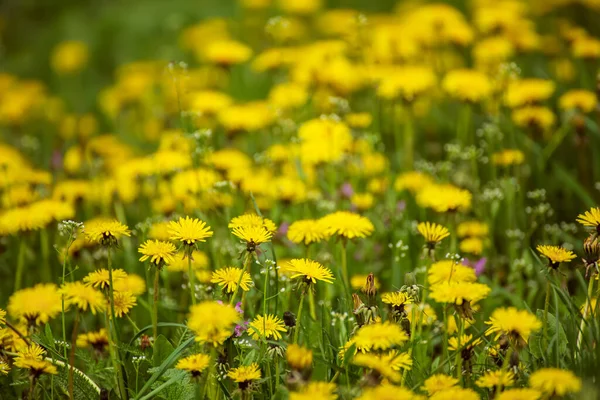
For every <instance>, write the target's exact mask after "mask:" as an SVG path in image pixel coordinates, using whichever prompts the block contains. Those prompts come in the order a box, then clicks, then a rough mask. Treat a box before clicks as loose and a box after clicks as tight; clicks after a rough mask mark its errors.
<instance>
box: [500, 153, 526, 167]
mask: <svg viewBox="0 0 600 400" xmlns="http://www.w3.org/2000/svg"><path fill="white" fill-rule="evenodd" d="M523 161H525V154H523V152H522V151H521V150H517V149H505V150H502V151H499V152H497V153H494V154H492V163H493V164H494V165H499V166H502V167H508V166H510V165H520V164H523Z"/></svg>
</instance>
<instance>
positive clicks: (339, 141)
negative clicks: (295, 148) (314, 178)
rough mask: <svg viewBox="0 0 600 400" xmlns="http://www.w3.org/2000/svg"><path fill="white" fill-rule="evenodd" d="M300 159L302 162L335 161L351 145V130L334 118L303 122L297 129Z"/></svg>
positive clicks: (312, 163) (313, 163) (339, 158)
mask: <svg viewBox="0 0 600 400" xmlns="http://www.w3.org/2000/svg"><path fill="white" fill-rule="evenodd" d="M298 138H299V139H300V160H301V162H302V163H303V164H305V163H306V164H310V165H315V164H319V163H329V162H337V161H340V160H341V159H342V157H343V156H344V154H345V153H346V152H348V151H350V149H351V146H352V132H351V131H350V128H348V126H347V125H346V124H345V123H343V122H341V121H337V120H334V119H328V118H325V119H324V118H315V119H311V120H309V121H306V122H304V123H303V124H302V125H301V126H300V128H299V129H298Z"/></svg>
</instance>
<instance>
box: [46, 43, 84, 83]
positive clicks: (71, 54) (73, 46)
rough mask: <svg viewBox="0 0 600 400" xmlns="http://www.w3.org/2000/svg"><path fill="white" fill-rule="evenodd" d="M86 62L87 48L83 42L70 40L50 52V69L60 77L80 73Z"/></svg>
mask: <svg viewBox="0 0 600 400" xmlns="http://www.w3.org/2000/svg"><path fill="white" fill-rule="evenodd" d="M87 61H88V48H87V45H86V44H85V43H83V42H80V41H76V40H71V41H66V42H62V43H59V44H58V45H57V46H56V47H55V48H54V50H53V51H52V59H51V60H50V63H51V65H52V69H53V70H54V71H55V72H56V73H58V74H61V75H67V74H73V73H75V72H78V71H80V70H81V69H82V68H83V67H85V65H86V64H87Z"/></svg>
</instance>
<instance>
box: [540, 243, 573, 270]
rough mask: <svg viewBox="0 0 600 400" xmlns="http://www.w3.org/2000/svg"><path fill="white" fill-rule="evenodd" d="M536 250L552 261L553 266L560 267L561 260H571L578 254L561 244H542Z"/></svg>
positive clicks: (551, 265)
mask: <svg viewBox="0 0 600 400" xmlns="http://www.w3.org/2000/svg"><path fill="white" fill-rule="evenodd" d="M536 250H537V251H538V252H539V253H540V254H541V255H542V256H544V257H546V258H547V259H548V261H549V262H550V267H551V268H554V269H556V268H558V265H559V264H560V263H561V262H571V260H573V259H575V258H577V256H576V255H575V254H574V253H573V252H572V251H570V250H566V249H564V248H562V247H560V246H547V245H540V246H537V247H536Z"/></svg>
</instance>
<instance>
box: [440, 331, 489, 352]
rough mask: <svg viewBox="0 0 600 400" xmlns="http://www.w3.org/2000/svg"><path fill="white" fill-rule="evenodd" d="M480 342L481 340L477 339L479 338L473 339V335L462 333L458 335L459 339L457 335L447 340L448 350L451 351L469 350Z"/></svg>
mask: <svg viewBox="0 0 600 400" xmlns="http://www.w3.org/2000/svg"><path fill="white" fill-rule="evenodd" d="M481 343H482V340H481V339H479V338H478V339H475V340H473V335H462V336H461V337H460V340H459V339H458V337H451V338H450V339H449V340H448V350H451V351H457V350H461V351H465V350H466V351H471V350H473V349H474V348H475V347H476V346H477V345H480V344H481Z"/></svg>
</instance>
